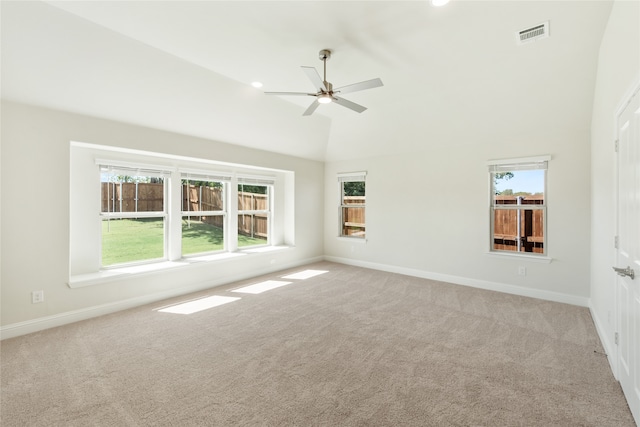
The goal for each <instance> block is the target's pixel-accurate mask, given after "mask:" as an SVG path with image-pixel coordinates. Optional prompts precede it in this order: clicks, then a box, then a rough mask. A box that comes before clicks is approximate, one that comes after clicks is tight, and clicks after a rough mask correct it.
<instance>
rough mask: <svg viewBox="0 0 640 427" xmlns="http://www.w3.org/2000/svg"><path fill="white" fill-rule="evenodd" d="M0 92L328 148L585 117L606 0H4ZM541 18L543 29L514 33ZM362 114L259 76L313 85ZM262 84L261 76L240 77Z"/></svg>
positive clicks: (283, 145) (382, 148)
mask: <svg viewBox="0 0 640 427" xmlns="http://www.w3.org/2000/svg"><path fill="white" fill-rule="evenodd" d="M1 8H2V11H1V12H2V28H1V30H2V97H3V98H5V99H9V100H14V101H18V102H25V103H30V104H35V105H42V106H46V107H51V108H57V109H62V110H66V111H73V112H79V113H83V114H88V115H92V116H97V117H104V118H108V119H114V120H119V121H124V122H129V123H135V124H141V125H145V126H150V127H154V128H158V129H164V130H169V131H174V132H179V133H184V134H188V135H195V136H199V137H204V138H208V139H213V140H219V141H223V142H229V143H232V144H239V145H244V146H249V147H253V148H259V149H265V150H269V151H275V152H280V153H287V154H291V155H294V156H299V157H305V158H311V159H317V160H339V159H349V158H360V157H367V156H377V155H387V154H390V153H398V152H405V153H410V152H418V151H422V150H426V149H437V147H438V146H439V145H440V144H448V145H452V144H458V145H460V144H465V143H471V142H473V143H487V142H488V141H495V140H499V141H507V140H508V139H509V138H513V137H516V136H517V135H523V134H535V133H536V131H537V129H545V131H546V132H549V131H553V130H557V131H558V132H563V131H567V130H570V131H584V132H588V131H589V129H590V120H591V107H592V97H593V89H594V82H595V73H596V64H597V55H598V49H599V45H600V39H601V37H602V33H603V31H604V27H605V25H606V21H607V19H608V16H609V12H610V9H611V2H610V1H589V0H587V1H564V2H562V1H531V2H525V1H515V0H514V1H460V0H457V1H456V0H452V1H451V3H450V4H448V5H447V6H445V7H443V8H433V7H431V6H430V5H429V3H428V1H427V0H424V1H422V0H421V1H353V2H348V1H280V2H272V1H254V2H249V1H193V2H191V1H79V2H69V1H48V2H45V3H42V2H34V1H18V2H12V1H2V3H1ZM543 21H550V26H551V37H549V38H547V39H542V40H539V41H537V42H535V43H531V44H526V45H518V44H517V43H516V32H517V31H518V30H521V29H524V28H527V27H530V26H533V25H536V24H539V23H541V22H543ZM324 48H328V49H331V50H332V51H333V52H334V54H333V57H332V58H331V60H330V61H329V62H328V64H327V68H328V70H327V80H328V81H330V82H332V83H333V84H334V86H335V87H339V86H344V85H347V84H350V83H355V82H359V81H363V80H369V79H372V78H376V77H380V78H381V79H382V81H383V82H384V87H381V88H376V89H371V90H367V91H362V92H356V93H351V94H348V95H345V96H344V97H345V98H347V99H349V100H351V101H354V102H357V103H359V104H362V105H364V106H366V107H368V108H369V109H368V110H367V111H365V112H364V113H362V114H358V113H355V112H353V111H351V110H348V109H346V108H343V107H341V106H338V105H321V106H320V107H319V108H318V110H316V113H315V114H314V115H313V116H311V117H302V112H303V111H304V110H305V108H306V107H307V106H308V105H309V104H310V103H311V101H312V99H311V98H309V99H307V98H305V97H270V96H266V95H264V94H263V93H262V90H265V91H296V92H297V91H300V92H306V91H311V90H312V89H313V88H312V86H311V84H310V82H309V81H308V79H307V78H306V76H305V75H304V74H303V72H302V70H301V69H300V66H301V65H307V66H314V67H316V68H318V70H319V72H320V73H322V62H321V61H320V60H319V59H318V51H319V50H320V49H324ZM255 80H259V81H261V82H263V83H264V87H263V88H262V90H258V89H255V88H253V87H251V86H250V83H251V82H252V81H255Z"/></svg>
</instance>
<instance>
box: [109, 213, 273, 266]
mask: <svg viewBox="0 0 640 427" xmlns="http://www.w3.org/2000/svg"><path fill="white" fill-rule="evenodd" d="M265 243H266V240H264V239H254V238H251V237H247V236H241V235H239V236H238V247H245V246H253V245H263V244H265ZM163 246H164V224H163V220H162V219H161V218H160V219H157V218H146V219H119V220H111V221H102V265H103V266H109V265H114V264H121V263H125V262H133V261H144V260H150V259H157V258H162V257H163V254H164V248H163ZM222 249H224V239H223V230H222V228H221V227H216V226H213V225H210V224H206V223H204V222H201V221H193V220H191V221H190V222H189V223H187V221H186V220H183V221H182V254H183V255H192V254H197V253H202V252H212V251H218V250H222Z"/></svg>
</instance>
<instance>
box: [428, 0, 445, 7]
mask: <svg viewBox="0 0 640 427" xmlns="http://www.w3.org/2000/svg"><path fill="white" fill-rule="evenodd" d="M447 3H449V0H431V6H434V7H440V6H444V5H445V4H447Z"/></svg>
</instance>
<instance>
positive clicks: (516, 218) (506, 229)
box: [489, 156, 549, 255]
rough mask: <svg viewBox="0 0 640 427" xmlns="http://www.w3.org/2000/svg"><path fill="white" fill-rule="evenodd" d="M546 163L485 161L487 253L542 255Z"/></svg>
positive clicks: (545, 159) (542, 160)
mask: <svg viewBox="0 0 640 427" xmlns="http://www.w3.org/2000/svg"><path fill="white" fill-rule="evenodd" d="M548 160H549V156H544V157H535V158H526V159H513V160H501V161H492V162H489V176H490V183H491V208H490V211H491V212H490V217H491V251H495V252H510V253H526V254H530V255H546V253H547V244H546V240H547V239H546V221H547V203H546V187H547V164H548Z"/></svg>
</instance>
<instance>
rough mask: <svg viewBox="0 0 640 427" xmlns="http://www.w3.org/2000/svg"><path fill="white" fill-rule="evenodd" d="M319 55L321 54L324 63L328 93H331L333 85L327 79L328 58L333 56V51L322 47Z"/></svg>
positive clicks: (324, 76)
mask: <svg viewBox="0 0 640 427" xmlns="http://www.w3.org/2000/svg"><path fill="white" fill-rule="evenodd" d="M318 55H319V56H320V60H321V61H322V63H323V64H324V75H323V83H324V86H325V87H326V88H327V93H329V94H331V92H332V91H333V85H332V84H331V83H329V82H328V81H327V60H328V59H330V58H331V51H330V50H329V49H322V50H321V51H320V52H319V53H318Z"/></svg>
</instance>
